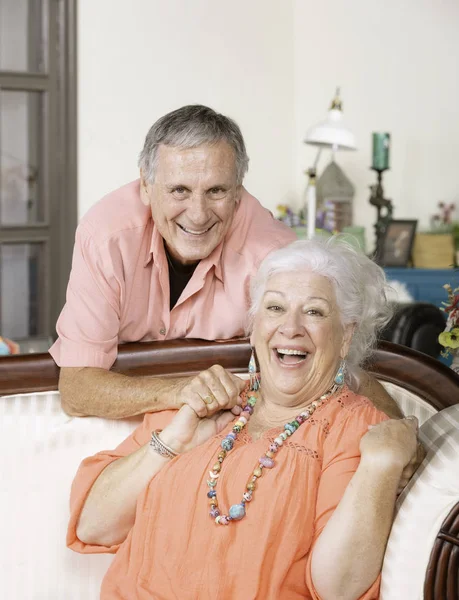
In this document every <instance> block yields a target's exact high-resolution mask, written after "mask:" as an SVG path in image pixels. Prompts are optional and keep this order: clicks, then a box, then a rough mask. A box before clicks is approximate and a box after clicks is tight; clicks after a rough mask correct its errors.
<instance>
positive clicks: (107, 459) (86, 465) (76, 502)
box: [67, 411, 176, 554]
mask: <svg viewBox="0 0 459 600" xmlns="http://www.w3.org/2000/svg"><path fill="white" fill-rule="evenodd" d="M175 414H176V412H175V411H163V412H158V413H154V414H152V413H147V414H146V415H145V417H144V419H143V421H142V423H141V424H140V425H139V426H138V427H137V429H135V431H134V432H133V433H132V434H131V435H130V436H129V437H128V438H126V439H125V440H124V442H122V443H121V444H120V445H119V446H118V447H117V448H115V450H104V451H103V452H99V453H98V454H95V455H94V456H91V457H89V458H85V460H84V461H83V462H82V463H81V465H80V467H79V469H78V471H77V474H76V476H75V479H74V480H73V483H72V488H71V492H70V522H69V526H68V529H67V546H68V547H69V548H71V549H72V550H75V552H81V553H83V554H94V553H107V552H108V553H114V552H116V551H117V550H118V548H119V544H117V545H113V546H110V547H106V546H96V545H91V544H85V543H83V542H82V541H81V540H79V539H78V537H77V534H76V529H77V526H78V521H79V519H80V514H81V511H82V510H83V506H84V503H85V502H86V498H87V497H88V494H89V492H90V490H91V488H92V486H93V485H94V482H95V481H96V479H97V478H98V477H99V475H100V474H101V473H102V471H103V470H104V469H105V468H106V467H108V465H109V464H111V463H112V462H114V461H115V460H117V459H118V458H122V457H124V456H128V455H129V454H132V453H133V452H135V451H136V450H138V449H139V448H140V447H141V446H144V445H145V444H146V443H147V442H148V441H149V440H150V439H151V432H152V431H153V430H154V429H164V427H166V425H168V424H169V423H170V421H171V420H172V418H173V417H174V415H175Z"/></svg>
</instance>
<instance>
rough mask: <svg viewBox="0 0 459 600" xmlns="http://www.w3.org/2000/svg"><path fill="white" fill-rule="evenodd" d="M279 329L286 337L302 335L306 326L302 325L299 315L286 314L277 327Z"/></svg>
mask: <svg viewBox="0 0 459 600" xmlns="http://www.w3.org/2000/svg"><path fill="white" fill-rule="evenodd" d="M279 331H280V332H281V333H282V334H283V335H285V336H287V337H290V338H292V337H297V336H304V335H305V333H306V328H305V327H304V325H303V322H302V319H301V316H300V315H297V314H287V315H285V319H284V321H283V323H282V324H281V325H280V327H279Z"/></svg>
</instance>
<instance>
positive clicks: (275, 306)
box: [267, 304, 282, 312]
mask: <svg viewBox="0 0 459 600" xmlns="http://www.w3.org/2000/svg"><path fill="white" fill-rule="evenodd" d="M267 309H268V310H270V311H271V312H280V311H281V310H282V307H281V306H279V305H278V304H271V305H269V306H268V307H267Z"/></svg>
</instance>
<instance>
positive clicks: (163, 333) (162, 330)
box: [159, 327, 166, 335]
mask: <svg viewBox="0 0 459 600" xmlns="http://www.w3.org/2000/svg"><path fill="white" fill-rule="evenodd" d="M159 333H160V334H161V335H166V330H165V329H164V327H162V328H161V329H160V330H159Z"/></svg>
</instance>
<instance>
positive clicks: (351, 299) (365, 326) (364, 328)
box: [249, 235, 392, 378]
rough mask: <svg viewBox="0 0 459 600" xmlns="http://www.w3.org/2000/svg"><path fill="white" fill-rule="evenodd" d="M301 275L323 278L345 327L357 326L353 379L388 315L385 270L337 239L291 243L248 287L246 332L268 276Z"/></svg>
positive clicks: (351, 362) (349, 363) (267, 262)
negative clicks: (306, 272)
mask: <svg viewBox="0 0 459 600" xmlns="http://www.w3.org/2000/svg"><path fill="white" fill-rule="evenodd" d="M299 271H312V272H313V273H318V274H319V275H323V276H324V277H327V278H328V279H329V280H330V281H331V283H332V285H333V288H334V291H335V296H336V302H337V306H338V310H339V312H340V317H341V322H342V324H343V326H344V325H348V324H350V323H353V324H354V325H355V329H354V334H353V337H352V341H351V345H350V348H349V352H348V355H347V357H346V365H347V367H348V371H349V376H350V377H351V378H352V377H353V376H355V375H356V371H357V369H356V367H358V366H359V365H362V364H363V363H364V361H365V359H367V358H368V357H369V355H370V354H371V351H372V349H373V348H374V346H375V343H376V340H377V334H378V332H379V330H380V329H382V328H383V327H384V325H386V324H387V323H388V321H389V320H390V318H391V316H392V309H391V307H390V305H389V303H388V301H387V297H386V296H387V291H388V289H389V286H388V285H387V283H386V277H385V275H384V271H383V270H382V269H381V267H379V266H378V265H377V264H376V263H374V262H373V261H372V260H370V259H369V258H367V257H366V256H365V255H364V254H363V253H362V252H361V251H359V250H356V249H355V248H354V247H353V246H351V245H350V244H349V243H348V242H346V241H345V240H344V239H343V237H342V236H340V235H335V236H332V237H330V238H326V239H325V238H324V239H321V238H317V239H314V240H299V241H296V242H293V243H291V244H290V245H288V246H286V247H285V248H281V249H280V250H275V251H273V252H271V253H270V254H268V256H267V257H266V258H265V259H264V261H263V262H262V263H261V265H260V267H259V269H258V272H257V274H256V275H255V277H254V278H253V280H252V282H251V290H250V298H251V307H250V310H249V331H250V330H251V329H252V326H253V321H254V318H255V315H256V313H257V311H258V309H259V307H260V304H261V301H262V298H263V294H264V292H265V289H266V284H267V282H268V280H269V279H270V277H272V276H273V275H275V274H278V273H298V272H299Z"/></svg>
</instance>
